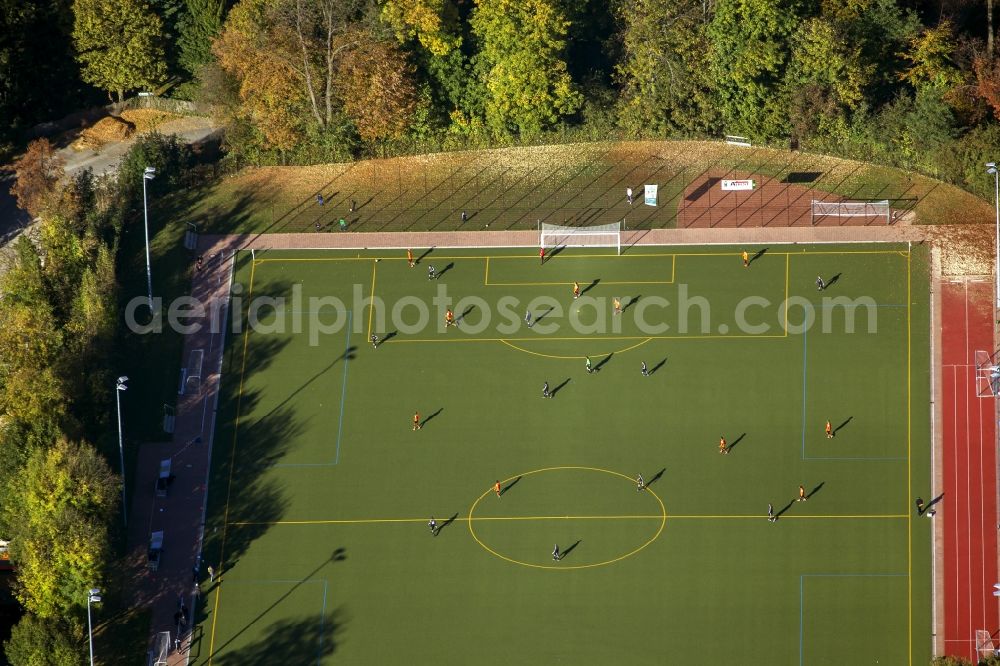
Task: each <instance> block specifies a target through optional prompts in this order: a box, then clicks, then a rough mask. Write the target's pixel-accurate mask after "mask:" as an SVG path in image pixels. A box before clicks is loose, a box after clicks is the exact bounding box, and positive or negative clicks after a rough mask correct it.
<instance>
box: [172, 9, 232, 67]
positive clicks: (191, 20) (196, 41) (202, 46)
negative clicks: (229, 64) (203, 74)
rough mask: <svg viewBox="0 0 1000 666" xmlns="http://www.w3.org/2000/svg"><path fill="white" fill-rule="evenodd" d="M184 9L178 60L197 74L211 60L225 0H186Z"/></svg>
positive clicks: (180, 22) (181, 20)
mask: <svg viewBox="0 0 1000 666" xmlns="http://www.w3.org/2000/svg"><path fill="white" fill-rule="evenodd" d="M184 5H185V11H184V14H183V16H181V18H180V20H179V21H178V24H177V27H178V31H179V33H180V34H179V35H178V38H177V46H178V49H179V50H180V53H179V54H178V62H179V64H180V65H181V67H183V68H184V69H185V70H187V71H188V73H190V74H192V75H196V74H198V73H199V71H200V70H201V68H202V67H203V66H204V65H206V64H207V63H209V62H210V61H211V60H212V40H213V39H215V37H216V36H217V35H218V34H219V31H220V30H221V29H222V16H223V14H224V13H225V8H226V1H225V0H185V2H184Z"/></svg>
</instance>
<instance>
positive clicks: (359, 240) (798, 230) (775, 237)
mask: <svg viewBox="0 0 1000 666" xmlns="http://www.w3.org/2000/svg"><path fill="white" fill-rule="evenodd" d="M933 232H934V228H931V227H924V226H909V225H890V226H867V227H807V228H802V227H774V228H762V227H754V228H744V229H704V228H702V229H640V230H636V231H626V232H625V233H624V234H623V236H622V250H623V251H625V249H626V248H628V247H630V246H633V245H690V244H697V245H708V244H713V243H724V244H727V245H736V244H761V243H765V244H766V243H863V242H903V243H905V242H907V241H912V242H920V241H923V240H925V239H927V238H928V237H930V236H931V235H932V234H933ZM200 247H201V250H202V252H203V253H204V254H205V255H206V256H211V255H212V254H214V253H216V252H218V251H220V250H225V251H227V252H229V251H232V250H249V249H256V250H263V249H273V250H333V249H381V248H387V249H388V248H392V249H400V248H403V249H405V248H407V247H411V248H426V247H538V232H537V231H422V232H406V233H404V232H390V231H384V232H372V233H361V232H358V233H355V232H343V233H342V232H339V231H333V232H317V233H307V234H238V235H232V236H204V237H203V238H202V240H201V245H200Z"/></svg>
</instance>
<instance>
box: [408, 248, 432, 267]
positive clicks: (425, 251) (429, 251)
mask: <svg viewBox="0 0 1000 666" xmlns="http://www.w3.org/2000/svg"><path fill="white" fill-rule="evenodd" d="M433 251H434V248H433V247H429V248H427V249H426V250H424V253H423V254H421V255H420V256H419V257H417V259H416V261H414V262H413V265H414V266H415V265H417V264H419V263H420V262H421V261H422V260H423V258H424V257H426V256H427V255H428V254H430V253H431V252H433Z"/></svg>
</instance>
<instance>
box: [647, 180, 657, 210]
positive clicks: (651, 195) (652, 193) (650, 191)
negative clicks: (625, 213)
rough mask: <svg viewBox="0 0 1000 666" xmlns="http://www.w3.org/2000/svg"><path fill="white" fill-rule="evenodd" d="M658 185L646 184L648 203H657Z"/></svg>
mask: <svg viewBox="0 0 1000 666" xmlns="http://www.w3.org/2000/svg"><path fill="white" fill-rule="evenodd" d="M656 187H657V186H656V185H646V201H645V203H646V205H647V206H655V205H656Z"/></svg>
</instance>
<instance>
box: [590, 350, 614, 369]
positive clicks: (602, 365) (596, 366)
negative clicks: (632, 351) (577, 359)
mask: <svg viewBox="0 0 1000 666" xmlns="http://www.w3.org/2000/svg"><path fill="white" fill-rule="evenodd" d="M614 355H615V353H614V352H611V353H610V354H608V355H607V356H605V357H604V358H602V359H601V360H600V361H598V362H597V365H595V366H594V372H598V371H600V369H601V368H603V367H604V366H605V365H607V362H608V361H610V360H611V357H612V356H614Z"/></svg>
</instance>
